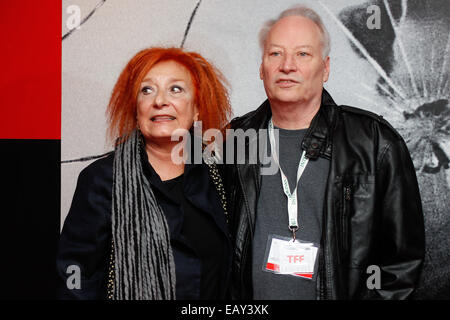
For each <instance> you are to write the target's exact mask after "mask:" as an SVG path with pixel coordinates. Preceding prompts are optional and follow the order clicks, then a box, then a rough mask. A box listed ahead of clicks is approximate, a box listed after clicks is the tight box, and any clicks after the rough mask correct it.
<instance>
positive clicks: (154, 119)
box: [150, 115, 175, 122]
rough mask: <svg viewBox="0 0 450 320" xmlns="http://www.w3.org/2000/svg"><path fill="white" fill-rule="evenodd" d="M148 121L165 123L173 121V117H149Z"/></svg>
mask: <svg viewBox="0 0 450 320" xmlns="http://www.w3.org/2000/svg"><path fill="white" fill-rule="evenodd" d="M150 120H152V121H153V122H166V121H172V120H175V117H172V116H167V115H162V116H154V117H151V118H150Z"/></svg>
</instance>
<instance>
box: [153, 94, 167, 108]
mask: <svg viewBox="0 0 450 320" xmlns="http://www.w3.org/2000/svg"><path fill="white" fill-rule="evenodd" d="M167 104H168V103H167V97H166V94H165V92H164V90H160V91H158V93H157V94H156V97H155V106H156V107H158V108H161V107H164V106H166V105H167Z"/></svg>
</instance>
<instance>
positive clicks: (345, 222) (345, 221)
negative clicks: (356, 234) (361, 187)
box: [341, 186, 352, 256]
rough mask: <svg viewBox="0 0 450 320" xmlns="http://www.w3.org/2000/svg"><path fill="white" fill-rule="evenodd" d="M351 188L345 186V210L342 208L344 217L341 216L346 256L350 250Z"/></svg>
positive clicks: (342, 238)
mask: <svg viewBox="0 0 450 320" xmlns="http://www.w3.org/2000/svg"><path fill="white" fill-rule="evenodd" d="M351 198H352V196H351V188H350V186H345V187H344V202H343V210H342V217H341V227H342V230H341V241H342V249H343V251H344V252H343V253H344V256H345V254H346V253H347V250H348V237H347V234H348V210H349V207H350V200H351Z"/></svg>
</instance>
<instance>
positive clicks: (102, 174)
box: [78, 151, 114, 186]
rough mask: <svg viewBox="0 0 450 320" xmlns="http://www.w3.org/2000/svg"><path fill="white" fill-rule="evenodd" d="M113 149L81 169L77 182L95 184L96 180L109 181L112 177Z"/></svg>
mask: <svg viewBox="0 0 450 320" xmlns="http://www.w3.org/2000/svg"><path fill="white" fill-rule="evenodd" d="M113 164H114V151H111V152H109V153H107V154H105V156H103V157H102V158H100V159H97V160H95V161H94V162H92V163H90V164H89V165H88V166H86V167H85V168H84V169H83V170H81V172H80V175H79V176H78V184H80V183H81V184H90V185H91V186H92V184H97V183H98V182H105V181H106V182H111V183H112V178H113Z"/></svg>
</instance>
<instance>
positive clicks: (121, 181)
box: [112, 130, 175, 300]
mask: <svg viewBox="0 0 450 320" xmlns="http://www.w3.org/2000/svg"><path fill="white" fill-rule="evenodd" d="M142 143H143V141H142V137H141V133H140V132H139V131H137V130H135V131H134V132H133V133H132V135H131V136H130V138H129V139H127V140H126V141H125V142H123V143H121V144H119V145H118V146H117V147H116V150H115V155H114V167H113V168H114V169H113V170H114V182H113V194H112V241H113V250H114V252H113V253H114V257H115V258H114V259H115V261H114V280H113V282H114V289H113V290H114V292H113V299H116V300H122V299H131V300H143V299H151V300H161V299H164V300H169V299H175V263H174V259H173V254H172V249H171V246H170V236H169V227H168V225H167V221H166V218H165V216H164V213H163V211H162V209H161V207H160V206H159V205H158V203H157V200H156V198H155V195H154V194H153V192H152V188H151V186H150V183H149V181H148V180H147V178H146V177H145V176H144V171H143V168H142V162H141V153H140V148H141V144H142Z"/></svg>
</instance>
